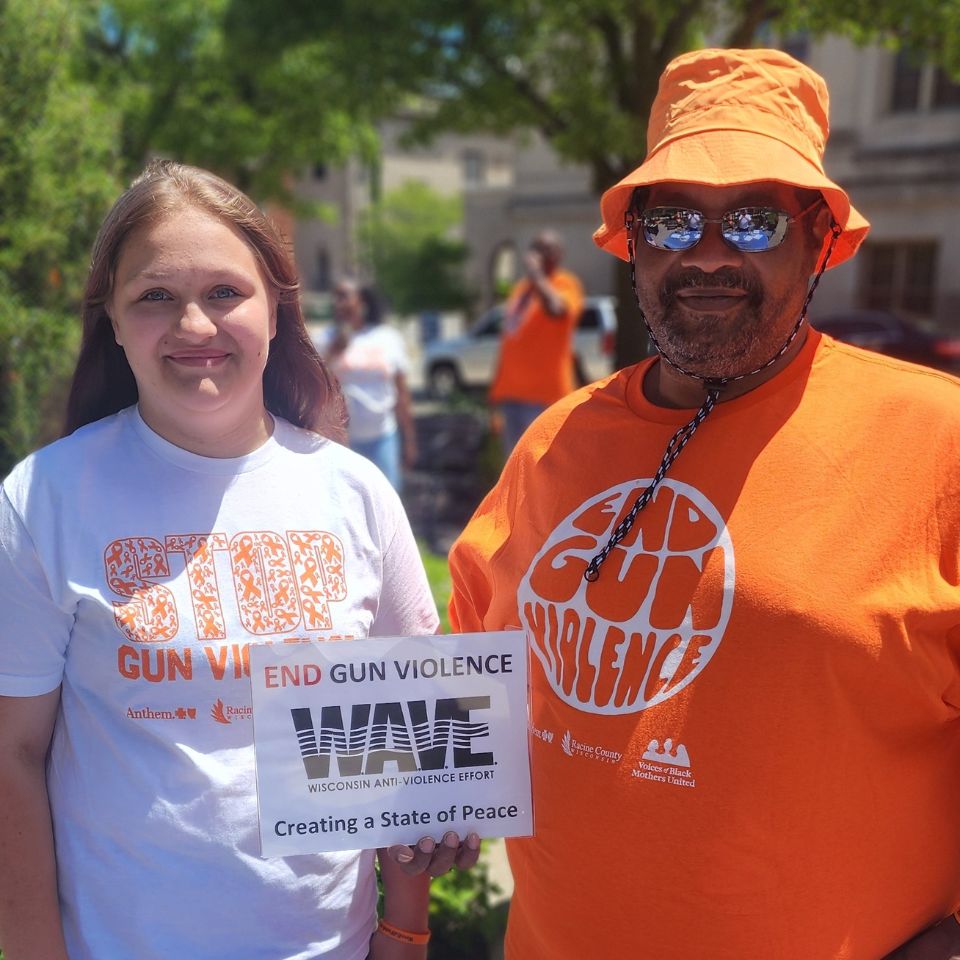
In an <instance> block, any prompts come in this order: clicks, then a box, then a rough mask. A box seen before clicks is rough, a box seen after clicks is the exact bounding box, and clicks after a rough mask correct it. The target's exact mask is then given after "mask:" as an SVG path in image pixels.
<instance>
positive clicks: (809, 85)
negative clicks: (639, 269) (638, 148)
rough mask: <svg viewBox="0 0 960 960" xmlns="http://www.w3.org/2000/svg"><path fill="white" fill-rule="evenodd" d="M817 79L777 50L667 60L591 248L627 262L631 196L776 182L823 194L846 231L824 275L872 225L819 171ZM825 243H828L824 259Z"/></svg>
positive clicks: (824, 98) (822, 105) (821, 92)
mask: <svg viewBox="0 0 960 960" xmlns="http://www.w3.org/2000/svg"><path fill="white" fill-rule="evenodd" d="M828 106H829V96H828V94H827V85H826V83H824V80H823V78H822V77H821V76H820V75H819V74H817V73H814V71H813V70H811V69H810V68H809V67H807V66H804V64H802V63H800V62H799V61H797V60H794V58H793V57H791V56H789V55H788V54H786V53H783V52H782V51H781V50H695V51H693V52H691V53H685V54H683V55H681V56H679V57H677V58H675V59H674V60H672V61H671V62H670V63H669V64H668V65H667V68H666V69H665V70H664V71H663V75H662V76H661V77H660V87H659V90H658V91H657V96H656V99H655V100H654V102H653V107H652V109H651V111H650V122H649V125H648V127H647V144H648V149H647V156H646V159H645V160H644V161H643V163H642V164H641V165H640V166H639V167H637V169H636V170H634V171H633V173H631V174H629V175H628V176H626V177H624V178H623V180H621V181H620V182H619V183H618V184H616V185H614V186H612V187H611V188H610V189H609V190H607V191H606V192H605V193H604V194H603V196H602V197H601V198H600V213H601V216H602V217H603V225H602V226H601V227H600V228H599V229H598V230H597V231H596V232H595V233H594V235H593V240H594V243H596V244H597V246H599V247H601V248H602V249H604V250H607V251H608V252H610V253H613V254H616V255H617V256H618V257H620V259H621V260H626V259H627V258H628V256H627V235H626V229H625V227H624V215H625V214H626V212H627V207H628V206H629V204H630V199H631V197H632V195H633V191H634V190H635V189H636V188H637V187H646V186H650V185H652V184H655V183H664V182H680V183H695V184H701V185H706V186H715V187H727V186H734V185H740V184H746V183H756V182H758V181H770V180H775V181H777V182H780V183H786V184H789V185H792V186H796V187H801V188H804V189H807V190H819V191H820V193H821V194H822V195H823V198H824V200H826V202H827V205H828V206H829V207H830V210H831V212H832V213H833V218H834V220H835V221H836V223H837V226H838V227H839V228H840V230H841V231H842V232H841V233H840V236H839V238H838V239H837V243H836V246H835V248H834V251H833V254H832V256H831V258H830V262H829V264H828V266H830V267H835V266H836V265H837V264H839V263H843V261H844V260H848V259H849V258H850V257H852V256H853V255H854V253H856V250H857V247H859V246H860V243H861V242H862V241H863V238H864V237H865V236H866V235H867V231H868V230H869V229H870V224H869V223H868V222H867V221H866V220H865V219H864V218H863V216H861V214H860V213H859V212H858V211H857V210H856V208H854V207H853V206H852V205H851V203H850V198H849V197H848V196H847V194H846V191H845V190H843V188H842V187H839V186H837V184H835V183H834V182H833V181H832V180H830V179H829V178H828V177H827V175H826V174H825V173H824V171H823V150H824V146H825V145H826V141H827V135H828V133H829V129H830V127H829V121H828V119H827V113H828ZM829 240H830V234H829V233H828V234H827V237H826V239H825V240H824V250H826V248H827V245H828V243H829Z"/></svg>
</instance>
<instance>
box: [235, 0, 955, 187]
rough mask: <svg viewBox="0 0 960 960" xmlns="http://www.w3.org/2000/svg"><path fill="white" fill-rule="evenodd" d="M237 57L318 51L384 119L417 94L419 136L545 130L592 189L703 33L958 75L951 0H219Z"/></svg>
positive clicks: (355, 98) (631, 161) (641, 131)
mask: <svg viewBox="0 0 960 960" xmlns="http://www.w3.org/2000/svg"><path fill="white" fill-rule="evenodd" d="M229 2H230V9H231V13H230V17H229V23H230V24H231V32H230V41H231V44H232V45H233V47H234V49H236V50H237V51H238V55H239V56H241V57H243V58H244V59H245V60H247V59H253V60H256V61H258V62H263V63H268V62H271V61H272V60H273V59H275V58H276V57H278V56H286V55H289V51H290V50H291V49H294V48H296V47H297V46H298V45H301V44H313V43H318V42H319V43H321V44H324V45H325V49H326V51H327V55H328V57H329V58H330V59H329V63H328V65H329V66H330V68H331V69H332V70H333V71H334V72H337V73H341V72H342V74H343V75H344V76H346V77H349V81H350V91H349V102H350V103H354V104H355V103H367V104H370V103H373V104H376V105H377V106H378V107H379V108H380V110H381V111H383V112H384V113H389V112H391V111H393V110H395V109H396V108H397V106H398V105H399V104H401V103H402V102H404V100H405V98H409V97H411V96H413V97H417V98H418V102H419V105H420V107H421V109H420V114H421V117H420V120H419V123H418V126H417V132H418V133H419V134H420V135H421V136H429V135H430V134H431V133H434V132H436V131H438V130H461V131H476V130H478V129H485V130H491V131H496V132H507V131H512V130H516V129H523V128H525V129H532V130H537V131H539V132H540V133H542V134H543V135H544V136H545V137H546V138H547V139H548V140H549V141H550V142H551V144H552V145H553V146H554V147H555V148H556V150H557V151H558V152H559V153H560V154H561V156H563V157H565V158H567V159H569V160H573V161H576V162H579V163H583V164H586V165H587V166H589V167H590V169H591V170H592V171H593V174H594V181H595V186H596V187H597V188H598V189H600V188H603V187H606V186H609V185H610V184H611V183H612V182H614V181H615V180H617V179H619V178H620V177H621V176H623V174H624V173H626V172H628V171H629V170H631V169H632V168H633V167H634V166H636V164H637V162H638V161H639V159H640V158H641V157H642V156H643V153H644V149H645V143H644V139H645V127H646V118H647V115H648V113H649V109H650V105H651V103H652V100H653V97H654V95H655V93H656V89H657V82H658V79H659V76H660V73H661V72H662V70H663V68H664V66H665V65H666V64H667V62H669V60H671V59H672V58H673V57H674V56H676V55H677V54H678V53H681V52H683V51H684V50H688V49H691V48H693V47H695V46H698V45H702V44H703V43H704V42H706V40H707V38H710V39H711V40H715V41H716V42H718V43H720V44H722V45H730V46H752V45H756V44H757V42H758V40H760V41H765V40H768V39H769V38H770V36H771V32H772V31H773V32H777V33H781V34H786V33H792V32H797V31H807V32H810V33H812V34H814V35H821V34H824V33H827V32H835V33H842V34H846V35H848V36H851V37H852V38H853V39H855V40H857V41H858V42H867V41H870V40H880V41H883V42H889V43H894V44H903V45H906V46H908V47H910V48H912V49H915V50H918V51H920V52H922V53H924V55H926V56H927V57H929V58H931V59H935V60H938V61H939V62H942V63H944V64H945V65H946V66H948V67H949V68H951V69H954V70H956V69H958V68H960V2H958V0H675V2H671V3H665V2H663V0H455V2H453V0H326V2H324V3H316V2H314V0H290V2H288V3H287V4H285V6H284V15H283V16H282V17H277V16H275V15H274V13H273V11H272V10H271V9H270V8H269V7H268V6H267V5H264V4H262V3H260V2H259V0H229Z"/></svg>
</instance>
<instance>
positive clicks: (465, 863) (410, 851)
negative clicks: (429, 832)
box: [380, 830, 480, 877]
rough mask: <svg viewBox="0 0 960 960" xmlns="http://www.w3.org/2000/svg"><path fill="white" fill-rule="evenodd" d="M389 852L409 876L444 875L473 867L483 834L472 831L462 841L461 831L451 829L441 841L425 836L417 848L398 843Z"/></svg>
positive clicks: (389, 848) (387, 852) (381, 860)
mask: <svg viewBox="0 0 960 960" xmlns="http://www.w3.org/2000/svg"><path fill="white" fill-rule="evenodd" d="M385 852H386V854H387V856H388V857H389V858H390V859H392V860H395V861H396V863H397V864H398V866H399V867H400V869H401V870H402V871H403V872H404V873H405V874H407V876H417V875H419V874H421V873H426V874H428V875H429V876H431V877H440V876H443V874H445V873H446V872H447V871H448V870H450V869H451V868H452V867H459V868H460V869H461V870H468V869H469V868H470V867H472V866H473V865H474V864H475V863H476V862H477V858H478V857H479V856H480V837H478V836H477V834H475V833H468V834H467V836H466V839H464V840H463V841H462V842H461V840H460V837H459V835H458V834H457V833H455V832H454V831H453V830H448V831H447V832H446V833H445V834H444V835H443V840H442V841H441V842H440V843H435V842H434V840H433V838H432V837H422V838H421V839H420V841H419V843H417V845H416V846H415V847H407V846H404V845H403V844H395V845H394V846H392V847H388V848H387V849H386V851H385ZM383 853H384V851H381V856H380V862H381V864H382V863H383V860H384V857H383Z"/></svg>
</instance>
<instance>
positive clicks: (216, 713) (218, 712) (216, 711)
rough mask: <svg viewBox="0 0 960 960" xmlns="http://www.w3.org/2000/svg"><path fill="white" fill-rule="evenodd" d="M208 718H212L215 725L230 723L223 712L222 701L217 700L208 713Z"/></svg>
mask: <svg viewBox="0 0 960 960" xmlns="http://www.w3.org/2000/svg"><path fill="white" fill-rule="evenodd" d="M210 716H211V717H213V719H214V720H216V721H217V723H229V722H230V720H229V718H228V717H227V714H226V711H225V710H224V707H223V701H222V700H219V699H218V700H217V701H216V702H215V703H214V705H213V709H212V710H211V711H210Z"/></svg>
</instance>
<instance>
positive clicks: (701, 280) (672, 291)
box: [660, 267, 760, 302]
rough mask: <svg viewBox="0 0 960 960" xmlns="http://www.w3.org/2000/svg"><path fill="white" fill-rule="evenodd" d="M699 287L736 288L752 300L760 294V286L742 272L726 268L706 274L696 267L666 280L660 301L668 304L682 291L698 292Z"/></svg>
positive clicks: (662, 287) (661, 290) (681, 271)
mask: <svg viewBox="0 0 960 960" xmlns="http://www.w3.org/2000/svg"><path fill="white" fill-rule="evenodd" d="M699 287H714V288H716V287H735V288H737V289H740V290H743V291H745V292H746V293H747V295H748V297H749V298H750V299H751V300H753V299H755V298H756V297H757V296H758V295H759V294H760V288H759V286H758V285H757V284H756V283H755V282H754V281H753V280H751V279H750V278H748V277H747V275H746V274H745V273H743V272H742V271H741V270H734V269H733V268H732V267H724V268H723V269H721V270H717V271H716V272H714V273H704V271H703V270H698V269H697V268H696V267H688V268H687V269H685V270H680V271H678V272H677V273H674V274H671V275H670V276H668V277H666V278H665V279H664V281H663V285H662V286H661V288H660V300H661V302H666V301H667V300H670V299H672V298H673V297H674V296H675V295H676V294H677V293H678V292H679V291H680V290H696V289H698V288H699Z"/></svg>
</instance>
